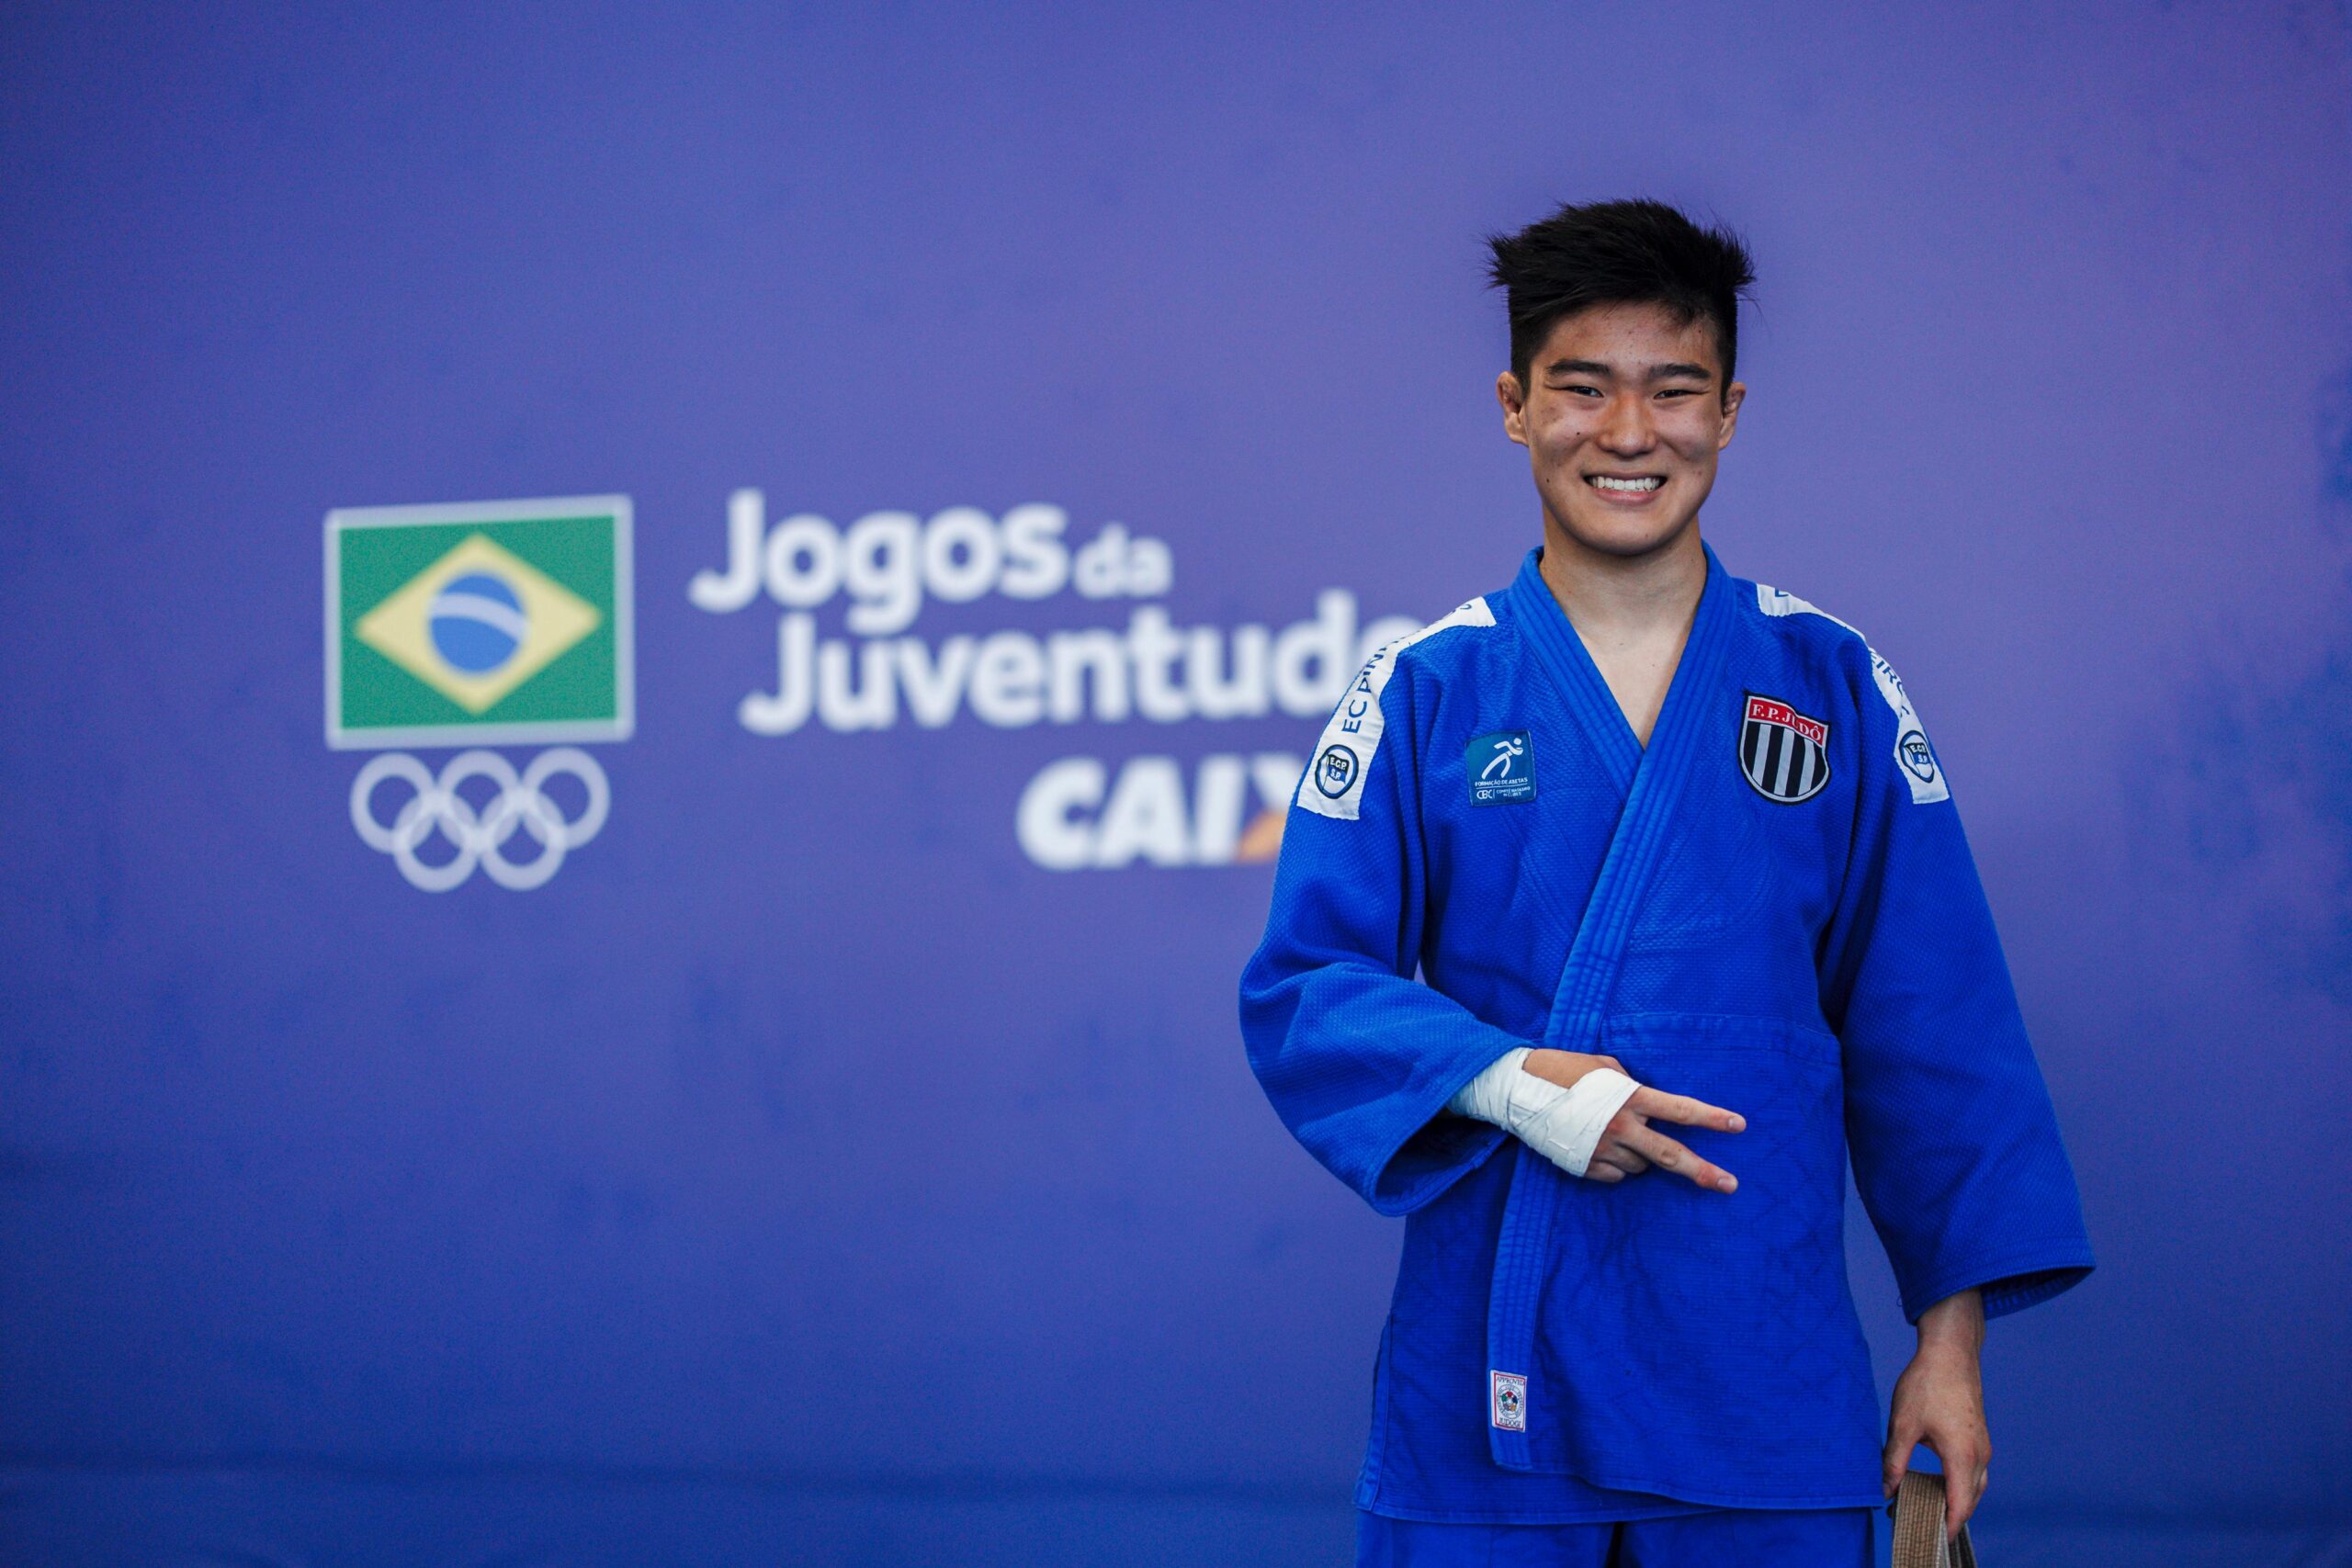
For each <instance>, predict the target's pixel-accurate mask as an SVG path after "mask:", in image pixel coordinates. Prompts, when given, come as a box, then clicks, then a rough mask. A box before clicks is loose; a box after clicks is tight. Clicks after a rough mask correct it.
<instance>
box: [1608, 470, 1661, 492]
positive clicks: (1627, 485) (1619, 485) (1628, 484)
mask: <svg viewBox="0 0 2352 1568" xmlns="http://www.w3.org/2000/svg"><path fill="white" fill-rule="evenodd" d="M1589 483H1590V484H1591V485H1592V486H1593V487H1594V488H1595V489H1597V490H1617V491H1627V492H1628V493H1639V492H1640V491H1651V490H1656V489H1657V488H1658V487H1659V486H1660V485H1662V484H1664V483H1666V481H1665V480H1664V479H1658V478H1657V477H1655V476H1653V477H1651V478H1648V479H1611V478H1610V477H1609V476H1608V475H1607V474H1593V475H1591V476H1589Z"/></svg>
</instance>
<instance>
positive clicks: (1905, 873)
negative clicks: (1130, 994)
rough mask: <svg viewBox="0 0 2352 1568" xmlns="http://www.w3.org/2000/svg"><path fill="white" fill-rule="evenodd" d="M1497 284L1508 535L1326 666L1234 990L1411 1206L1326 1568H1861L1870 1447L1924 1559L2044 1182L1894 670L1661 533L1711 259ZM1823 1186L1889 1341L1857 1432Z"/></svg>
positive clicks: (1959, 1510)
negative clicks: (1347, 1519) (1425, 603)
mask: <svg viewBox="0 0 2352 1568" xmlns="http://www.w3.org/2000/svg"><path fill="white" fill-rule="evenodd" d="M1493 248H1494V277H1495V281H1496V282H1497V283H1498V285H1500V286H1501V288H1503V289H1504V291H1505V295H1506V299H1507V301H1508V305H1509V311H1510V353H1511V363H1510V368H1509V369H1508V370H1506V371H1504V372H1503V373H1502V374H1501V375H1500V376H1498V378H1497V381H1496V391H1497V395H1498V399H1499V400H1500V402H1501V405H1502V416H1503V428H1504V431H1505V433H1506V434H1508V435H1509V436H1510V438H1511V439H1512V440H1513V441H1515V442H1518V443H1519V444H1520V445H1521V446H1524V447H1526V448H1527V452H1528V456H1529V458H1530V461H1531V465H1532V470H1533V475H1534V480H1535V490H1536V494H1537V497H1538V499H1539V500H1540V502H1541V505H1542V513H1543V542H1542V544H1541V545H1540V546H1539V547H1536V548H1534V549H1532V550H1531V551H1530V552H1529V553H1528V556H1527V558H1526V561H1525V563H1524V564H1523V565H1522V566H1521V569H1520V572H1519V575H1518V577H1517V578H1516V579H1515V580H1514V581H1512V582H1511V583H1510V586H1509V587H1507V588H1504V589H1502V590H1501V591H1499V592H1493V593H1488V594H1487V595H1485V596H1483V597H1480V598H1476V599H1472V600H1470V601H1469V602H1468V603H1466V604H1463V605H1462V606H1461V607H1460V608H1458V609H1456V610H1454V611H1453V613H1452V614H1451V615H1446V616H1444V617H1442V619H1440V620H1438V621H1436V622H1433V623H1432V624H1430V626H1425V627H1423V628H1421V629H1420V630H1419V631H1418V632H1416V633H1414V634H1412V635H1411V636H1409V637H1404V638H1401V639H1400V640H1398V641H1397V642H1395V643H1392V644H1390V645H1389V646H1388V647H1386V648H1385V649H1382V650H1381V651H1380V652H1379V653H1377V654H1375V655H1374V657H1373V658H1372V660H1370V661H1369V662H1368V663H1367V664H1366V665H1365V666H1364V668H1363V671H1361V672H1360V673H1359V675H1358V676H1357V678H1356V681H1355V682H1354V684H1353V686H1352V687H1351V690H1350V692H1349V694H1348V695H1347V697H1346V698H1345V699H1343V700H1342V702H1341V703H1340V706H1339V709H1338V710H1337V711H1336V712H1335V713H1334V714H1333V715H1332V716H1331V720H1330V722H1329V724H1328V725H1327V726H1326V727H1325V728H1324V731H1323V735H1322V737H1321V739H1320V740H1319V741H1318V742H1317V748H1316V754H1315V759H1314V761H1312V763H1311V764H1310V765H1309V767H1308V769H1307V773H1306V778H1305V779H1303V780H1302V781H1301V783H1300V784H1299V788H1298V794H1297V796H1296V798H1295V809H1294V810H1293V812H1292V813H1291V817H1290V821H1289V826H1288V829H1287V831H1286V832H1285V835H1284V838H1283V851H1282V862H1281V866H1280V870H1279V874H1278V875H1277V877H1276V880H1275V886H1274V897H1273V904H1272V913H1271V915H1270V917H1269V919H1268V921H1267V929H1266V936H1265V940H1264V942H1263V943H1262V944H1261V946H1260V948H1259V950H1258V952H1257V954H1256V955H1255V956H1254V957H1253V958H1252V959H1251V961H1250V967H1249V969H1248V971H1247V973H1246V974H1245V975H1244V976H1243V978H1242V986H1241V1019H1242V1028H1243V1032H1244V1035H1245V1037H1246V1039H1247V1041H1248V1043H1249V1047H1250V1064H1251V1066H1253V1068H1254V1069H1255V1070H1256V1072H1257V1074H1258V1077H1259V1080H1260V1081H1261V1083H1262V1084H1263V1085H1264V1087H1265V1089H1266V1092H1267V1095H1268V1097H1269V1098H1270V1099H1271V1100H1272V1101H1273V1104H1274V1107H1275V1109H1276V1111H1278V1112H1279V1113H1280V1114H1281V1116H1282V1118H1283V1122H1284V1123H1285V1124H1286V1125H1288V1126H1289V1128H1290V1129H1291V1131H1292V1132H1293V1133H1294V1134H1295V1135H1296V1136H1297V1137H1298V1139H1299V1140H1300V1142H1301V1143H1303V1144H1304V1145H1306V1147H1307V1149H1308V1150H1309V1151H1310V1152H1311V1153H1313V1154H1314V1155H1315V1156H1316V1157H1317V1159H1319V1160H1320V1161H1322V1162H1323V1164H1324V1165H1326V1166H1327V1167H1329V1168H1330V1169H1331V1170H1332V1171H1333V1172H1334V1173H1335V1174H1336V1175H1338V1176H1339V1177H1340V1179H1343V1180H1345V1181H1346V1182H1348V1183H1349V1185H1350V1186H1351V1187H1353V1188H1354V1189H1355V1190H1357V1191H1358V1192H1359V1193H1361V1194H1362V1195H1363V1197H1364V1198H1365V1199H1366V1200H1367V1201H1370V1202H1371V1204H1372V1205H1373V1207H1374V1208H1375V1209H1376V1210H1378V1211H1379V1212H1381V1213H1386V1214H1402V1215H1407V1216H1408V1224H1407V1227H1406V1232H1405V1248H1404V1256H1403V1260H1402V1264H1401V1267H1400V1271H1399V1275H1398V1279H1397V1291H1396V1296H1395V1300H1394V1303H1393V1304H1392V1307H1391V1310H1390V1314H1389V1320H1388V1325H1387V1329H1386V1331H1385V1334H1384V1335H1383V1336H1382V1338H1381V1345H1380V1352H1379V1359H1378V1363H1377V1370H1376V1372H1375V1379H1374V1406H1373V1412H1374V1413H1373V1432H1372V1440H1371V1443H1370V1446H1369V1450H1368V1452H1367V1454H1366V1456H1365V1460H1364V1466H1363V1476H1362V1479H1361V1481H1360V1483H1359V1484H1358V1488H1357V1495H1356V1501H1357V1505H1358V1506H1359V1507H1360V1509H1362V1510H1363V1511H1362V1513H1361V1515H1360V1519H1361V1521H1362V1524H1361V1530H1360V1536H1359V1540H1360V1559H1361V1561H1362V1562H1367V1563H1412V1564H1425V1563H1426V1564H1451V1563H1474V1562H1475V1563H1480V1564H1497V1565H1501V1564H1518V1563H1544V1564H1576V1565H1578V1568H1601V1565H1602V1564H1604V1563H1609V1564H1642V1565H1647V1568H1659V1565H1663V1564H1683V1563H1691V1564H1696V1563H1707V1564H1716V1563H1740V1564H1745V1565H1749V1568H1773V1565H1779V1564H1788V1565H1791V1568H1794V1565H1797V1564H1803V1565H1804V1568H1821V1565H1825V1564H1867V1563H1869V1562H1871V1555H1872V1509H1873V1508H1874V1506H1876V1505H1877V1504H1878V1502H1879V1500H1880V1499H1881V1498H1882V1497H1883V1496H1884V1495H1888V1494H1890V1493H1891V1492H1892V1490H1893V1488H1894V1483H1895V1482H1896V1481H1897V1480H1898V1479H1899V1478H1900V1476H1901V1474H1902V1472H1903V1470H1904V1469H1905V1465H1906V1463H1907V1461H1908V1459H1909V1457H1910V1454H1911V1452H1912V1449H1913V1445H1914V1444H1915V1443H1917V1442H1925V1443H1927V1444H1928V1446H1929V1447H1930V1448H1931V1449H1932V1450H1934V1451H1935V1452H1936V1454H1937V1455H1938V1456H1939V1459H1940V1461H1941V1462H1942V1465H1943V1468H1944V1470H1945V1472H1946V1475H1947V1478H1948V1483H1949V1486H1950V1494H1949V1513H1948V1518H1947V1528H1948V1529H1953V1530H1956V1529H1958V1528H1959V1526H1960V1524H1961V1523H1962V1521H1964V1520H1965V1519H1966V1517H1968V1515H1969V1513H1970V1512H1971V1511H1972V1510H1973V1508H1974V1506H1975V1505H1976V1501H1977V1499H1978V1497H1979V1496H1980V1495H1982V1493H1983V1491H1984V1488H1985V1482H1986V1477H1987V1473H1988V1471H1987V1467H1988V1465H1989V1462H1990V1459H1991V1445H1990V1442H1989V1439H1988V1438H1987V1436H1986V1430H1985V1417H1984V1411H1983V1395H1982V1392H1981V1382H1980V1379H1979V1374H1978V1356H1979V1350H1980V1347H1981V1345H1982V1342H1983V1337H1984V1325H1985V1319H1987V1318H1989V1317H1994V1316H1998V1315H1999V1314H2003V1313H2006V1312H2011V1311H2015V1310H2016V1309H2018V1308H2019V1307H2023V1306H2027V1305H2030V1304H2032V1303H2036V1302H2039V1301H2042V1300H2044V1299H2046V1298H2048V1297H2050V1296H2052V1295H2055V1294H2057V1293H2058V1292H2060V1291H2063V1290H2064V1289H2065V1288H2067V1287H2068V1286H2070V1285H2072V1284H2074V1283H2075V1281H2076V1280H2080V1279H2081V1278H2082V1277H2083V1276H2084V1275H2085V1274H2086V1273H2087V1272H2088V1271H2089V1269H2090V1267H2091V1256H2090V1249H2089V1246H2088V1243H2087V1241H2086V1238H2085V1235H2084V1231H2083V1224H2082V1218H2081V1212H2080V1205H2079V1202H2078V1200H2077V1198H2076V1195H2075V1183H2074V1177H2073V1173H2072V1171H2071V1169H2070V1168H2069V1167H2068V1165H2067V1162H2066V1156H2065V1154H2064V1149H2063V1148H2062V1146H2061V1145H2060V1142H2059V1137H2058V1132H2057V1128H2056V1125H2055V1122H2054V1119H2053V1117H2052V1111H2051V1106H2050V1100H2049V1096H2048V1094H2047V1092H2046V1091H2045V1089H2043V1086H2042V1081H2041V1074H2040V1070H2039V1069H2038V1068H2037V1066H2035V1063H2034V1059H2033V1053H2032V1048H2031V1046H2030V1044H2029V1043H2028V1041H2027V1038H2026V1033H2025V1028H2024V1024H2023V1021H2022V1020H2021V1019H2020V1017H2019V1016H2018V1005H2017V999H2016V997H2015V994H2014V992H2013V990H2012V988H2011V987H2010V984H2009V977H2008V971H2007V966H2006V964H2005V963H2004V961H2003V958H2002V955H2001V950H2000V943H1999V939H1998V938H1997V936H1996V934H1995V931H1994V929H1993V921H1992V916H1991V913H1990V911H1989V909H1988V908H1986V905H1985V896H1984V892H1983V890H1982V888H1981V887H1980V886H1979V885H1978V882H1977V878H1976V873H1975V869H1974V865H1973V862H1972V861H1971V859H1970V857H1969V852H1968V847H1967V843H1966V841H1965V840H1964V839H1963V837H1962V832H1961V827H1960V820H1959V818H1958V816H1957V815H1956V814H1955V812H1954V809H1953V807H1952V805H1951V793H1950V790H1949V789H1948V787H1947V785H1946V783H1945V780H1944V773H1943V767H1942V763H1941V761H1940V760H1939V758H1938V757H1937V755H1936V753H1935V750H1934V748H1933V746H1932V745H1931V744H1930V743H1929V742H1928V737H1927V733H1926V730H1925V728H1923V727H1922V725H1921V723H1920V720H1919V716H1918V714H1917V711H1916V710H1915V709H1914V707H1913V706H1912V704H1911V701H1910V698H1909V697H1908V695H1906V694H1905V691H1904V688H1903V683H1902V682H1901V681H1900V680H1899V679H1897V678H1896V676H1895V673H1894V670H1893V669H1892V668H1891V667H1890V666H1889V665H1888V664H1887V662H1886V661H1885V660H1883V659H1881V658H1880V657H1878V655H1877V654H1875V653H1874V652H1872V651H1871V649H1870V647H1869V646H1868V645H1867V644H1866V643H1865V642H1864V641H1863V639H1862V638H1861V637H1860V636H1859V635H1858V634H1857V633H1856V632H1855V631H1854V630H1853V628H1851V627H1850V626H1847V625H1846V624H1845V623H1844V622H1842V621H1839V620H1837V619H1835V618H1833V617H1831V616H1830V615H1826V613H1824V612H1822V611H1819V610H1816V609H1815V608H1814V606H1812V605H1811V604H1807V603H1805V602H1804V600H1803V599H1799V598H1796V597H1795V596H1793V595H1792V594H1789V593H1785V592H1781V591H1780V590H1778V589H1773V588H1768V587H1764V586H1762V585H1760V584H1758V583H1755V582H1751V581H1744V580H1742V579H1739V578H1736V577H1733V576H1732V575H1730V573H1728V572H1727V571H1725V570H1724V568H1723V565H1722V563H1721V562H1719V561H1718V560H1717V559H1716V558H1715V556H1714V553H1713V551H1712V550H1711V549H1710V548H1709V547H1707V545H1706V544H1705V543H1704V542H1703V541H1702V537H1701V534H1700V512H1701V508H1702V505H1703V504H1704V502H1705V501H1706V499H1707V496H1708V493H1709V491H1711V490H1712V489H1713V485H1714V480H1715V469H1716V464H1717V460H1718V458H1719V456H1720V455H1721V453H1722V452H1723V451H1724V448H1725V447H1727V446H1729V445H1730V443H1731V439H1732V435H1733V434H1734V432H1735V431H1736V428H1737V425H1738V419H1739V411H1740V405H1741V402H1742V400H1743V399H1744V397H1745V395H1746V389H1745V388H1744V387H1742V386H1741V385H1740V384H1739V383H1738V382H1737V381H1736V380H1734V379H1733V372H1734V367H1735V361H1736V349H1737V327H1738V301H1739V298H1740V296H1741V295H1742V294H1743V293H1744V292H1745V291H1746V290H1747V288H1749V287H1750V285H1751V283H1752V281H1753V278H1752V273H1751V268H1750V265H1749V261H1748V257H1747V252H1746V250H1745V249H1744V248H1743V247H1742V246H1741V244H1740V243H1739V242H1738V241H1737V240H1736V239H1735V238H1734V237H1732V236H1731V235H1729V234H1727V233H1724V232H1723V231H1714V230H1706V229H1702V228H1701V227H1699V226H1698V225H1696V224H1694V223H1692V222H1691V221H1690V220H1688V219H1687V218H1685V217H1684V216H1683V215H1682V214H1680V213H1679V212H1677V211H1675V210H1674V209H1671V208H1668V207H1665V206H1661V205H1659V204H1657V203H1656V202H1647V201H1626V202H1608V203H1600V204H1596V205H1592V206H1586V207H1567V208H1563V209H1560V210H1559V211H1558V212H1557V213H1555V214H1554V215H1553V216H1552V217H1550V218H1548V219H1545V220H1543V221H1542V222H1539V223H1536V224H1533V225H1532V226H1530V227H1529V228H1527V229H1526V230H1524V231H1521V232H1519V233H1517V234H1513V235H1510V236H1507V237H1503V238H1498V239H1497V240H1496V241H1495V242H1494V245H1493ZM1668 1127H1671V1128H1673V1129H1674V1131H1673V1132H1672V1133H1668V1131H1666V1129H1667V1128H1668ZM1849 1159H1850V1161H1851V1164H1852V1168H1853V1172H1854V1177H1855V1180H1856V1183H1857V1184H1858V1186H1859V1187H1860V1191H1861V1195H1862V1200H1863V1202H1864V1204H1865V1206H1866V1207H1867V1208H1868V1210H1869V1212H1870V1215H1871V1220H1872V1222H1873V1224H1874V1225H1875V1226H1876V1228H1877V1231H1878V1234H1879V1236H1880V1239H1881V1241H1882V1242H1883V1245H1884V1246H1885V1247H1886V1250H1887V1255H1888V1257H1889V1258H1890V1260H1891V1261H1892V1263H1893V1265H1894V1274H1895V1278H1896V1281H1897V1283H1898V1284H1899V1286H1900V1287H1901V1290H1902V1294H1903V1303H1904V1309H1905V1314H1907V1315H1908V1316H1909V1317H1910V1318H1911V1319H1912V1321H1913V1322H1914V1323H1915V1324H1916V1325H1917V1330H1918V1350H1917V1354H1916V1355H1915V1356H1914V1357H1913V1359H1912V1361H1911V1364H1910V1366H1909V1367H1908V1369H1906V1370H1905V1372H1904V1374H1903V1376H1902V1378H1901V1379H1900V1380H1899V1381H1898V1382H1896V1384H1895V1388H1894V1399H1893V1409H1892V1413H1891V1415H1890V1416H1889V1417H1888V1419H1887V1421H1886V1423H1885V1425H1884V1426H1882V1425H1881V1422H1880V1417H1879V1413H1878V1404H1877V1394H1876V1391H1875V1388H1874V1385H1873V1383H1872V1380H1871V1365H1870V1357H1869V1353H1868V1350H1867V1348H1866V1347H1865V1345H1864V1343H1863V1339H1862V1335H1861V1329H1860V1323H1859V1321H1858V1320H1857V1318H1856V1315H1855V1313H1854V1307H1853V1302H1852V1298H1851V1296H1850V1294H1849V1291H1848V1288H1847V1283H1846V1272H1845V1252H1844V1240H1843V1223H1844V1213H1845V1208H1844V1199H1845V1175H1846V1169H1847V1166H1848V1162H1849Z"/></svg>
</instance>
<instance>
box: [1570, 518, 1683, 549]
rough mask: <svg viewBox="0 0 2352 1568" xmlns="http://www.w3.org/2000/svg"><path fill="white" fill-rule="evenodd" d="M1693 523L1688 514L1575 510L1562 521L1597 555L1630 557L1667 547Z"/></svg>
mask: <svg viewBox="0 0 2352 1568" xmlns="http://www.w3.org/2000/svg"><path fill="white" fill-rule="evenodd" d="M1690 524H1691V519H1690V518H1688V517H1657V518H1651V517H1642V516H1639V515H1634V516H1630V517H1629V516H1624V515H1622V514H1620V515H1615V516H1607V517H1580V516H1577V514H1576V513H1569V514H1567V516H1566V517H1565V518H1563V519H1562V521H1561V526H1562V528H1563V529H1564V530H1565V531H1566V534H1567V536H1568V537H1569V538H1571V539H1573V540H1574V541H1576V542H1577V544H1579V545H1581V546H1583V547H1585V548H1586V549H1589V550H1591V551H1593V552H1594V553H1595V554H1597V555H1605V556H1623V557H1627V558H1631V557H1634V556H1645V555H1649V554H1650V553H1652V552H1653V551H1656V550H1659V549H1662V548H1664V547H1666V546H1668V545H1670V544H1672V543H1673V542H1674V541H1675V540H1676V539H1677V538H1679V537H1680V536H1681V534H1682V531H1683V530H1684V529H1685V528H1687V527H1689V526H1690Z"/></svg>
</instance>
